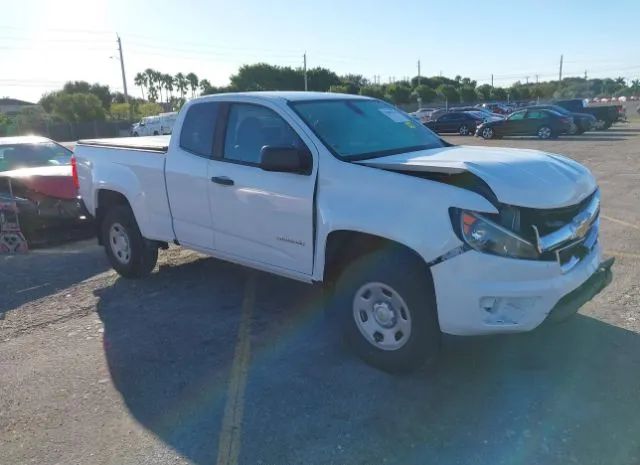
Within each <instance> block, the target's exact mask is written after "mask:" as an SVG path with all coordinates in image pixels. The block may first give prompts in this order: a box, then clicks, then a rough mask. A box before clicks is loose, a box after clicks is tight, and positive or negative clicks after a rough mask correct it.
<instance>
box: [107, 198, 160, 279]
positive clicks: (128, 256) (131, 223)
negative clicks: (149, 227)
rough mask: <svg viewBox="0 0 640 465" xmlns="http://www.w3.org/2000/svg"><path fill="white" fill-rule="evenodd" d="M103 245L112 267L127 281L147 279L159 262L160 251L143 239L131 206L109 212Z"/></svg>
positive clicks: (115, 208)
mask: <svg viewBox="0 0 640 465" xmlns="http://www.w3.org/2000/svg"><path fill="white" fill-rule="evenodd" d="M101 233H102V243H103V244H104V248H105V251H106V253H107V257H108V258H109V261H110V262H111V266H112V267H113V269H114V270H116V271H117V272H118V274H119V275H121V276H124V277H125V278H142V277H144V276H147V275H148V274H149V273H151V271H152V270H153V268H154V267H155V266H156V262H157V261H158V247H157V246H156V245H155V244H154V243H152V242H151V241H149V240H147V239H145V238H144V237H142V234H141V233H140V229H139V228H138V224H137V222H136V219H135V217H134V216H133V212H132V211H131V209H130V208H129V207H128V206H117V207H113V208H111V209H110V210H108V211H107V213H106V214H105V216H104V219H103V221H102V228H101Z"/></svg>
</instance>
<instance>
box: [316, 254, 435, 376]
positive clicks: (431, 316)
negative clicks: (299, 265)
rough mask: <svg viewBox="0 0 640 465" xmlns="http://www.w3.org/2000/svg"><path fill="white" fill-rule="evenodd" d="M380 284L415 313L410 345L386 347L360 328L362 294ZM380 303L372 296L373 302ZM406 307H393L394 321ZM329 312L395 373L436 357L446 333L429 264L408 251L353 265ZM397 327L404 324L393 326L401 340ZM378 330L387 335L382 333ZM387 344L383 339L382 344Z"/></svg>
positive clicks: (360, 347)
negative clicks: (358, 305)
mask: <svg viewBox="0 0 640 465" xmlns="http://www.w3.org/2000/svg"><path fill="white" fill-rule="evenodd" d="M380 283H381V284H383V285H384V286H388V287H389V288H391V289H392V290H393V291H395V292H396V293H397V295H399V296H400V298H401V300H403V301H404V302H405V304H406V307H407V308H406V312H408V315H409V321H410V331H409V332H410V334H409V336H407V339H406V341H405V342H404V345H402V346H400V347H398V348H396V349H393V350H385V349H381V348H380V347H379V346H377V345H376V343H374V342H373V341H371V340H370V339H368V338H367V337H366V336H365V335H364V334H363V332H361V330H360V329H359V326H358V324H357V323H356V316H355V315H354V314H355V312H354V310H355V308H354V300H355V298H356V294H357V293H358V292H359V291H360V290H361V289H362V288H363V287H364V286H365V285H367V284H373V285H377V284H380ZM384 298H385V297H383V299H384ZM388 300H389V301H390V300H391V298H389V299H388ZM374 304H375V303H374V302H373V301H372V302H371V306H372V307H373V306H374ZM400 307H401V308H400V309H399V310H398V309H396V308H394V307H391V308H392V310H393V313H394V314H395V315H396V317H395V318H394V319H393V320H394V321H397V318H401V317H402V316H401V315H405V313H403V312H404V310H403V308H402V306H400ZM369 310H370V309H366V310H361V311H360V314H362V312H363V311H364V312H365V315H373V313H367V312H368V311H369ZM328 312H329V317H328V318H330V319H335V321H336V322H337V323H338V324H339V327H340V330H341V332H342V335H343V337H344V339H345V341H346V342H347V344H348V345H349V346H350V347H351V348H352V350H353V351H354V352H355V353H356V354H357V355H358V356H359V357H360V358H362V359H363V360H364V361H366V362H367V363H369V364H370V365H373V366H374V367H377V368H379V369H381V370H384V371H387V372H392V373H399V372H408V371H411V370H414V369H416V368H418V367H420V366H421V365H423V364H424V363H425V362H426V361H427V360H429V359H433V358H435V356H436V355H437V353H438V351H439V348H440V340H441V332H440V326H439V324H438V315H437V310H436V301H435V292H434V289H433V280H432V278H431V275H430V273H429V270H428V269H427V268H426V265H425V264H424V263H423V262H422V261H421V260H419V259H418V258H416V257H414V256H413V255H412V254H410V253H408V252H404V251H395V252H394V251H389V250H385V251H382V250H380V251H375V252H371V253H369V254H367V255H365V256H362V257H360V258H358V259H357V260H355V261H354V262H353V263H351V264H350V265H348V266H347V267H346V268H345V269H344V271H343V272H342V273H341V275H340V276H339V278H338V280H337V282H336V284H335V289H334V292H333V295H332V297H331V300H330V304H329V309H328ZM368 318H369V317H367V318H366V319H367V320H368ZM370 318H372V319H373V318H374V317H373V316H370ZM375 318H377V317H375ZM405 320H406V318H405ZM373 322H375V320H372V323H373ZM397 328H398V326H395V327H393V328H391V329H390V331H393V332H394V337H395V338H396V340H397V336H398V334H402V333H401V332H400V331H399V330H398V329H397ZM395 331H397V332H395ZM377 334H379V335H380V336H382V334H381V333H377ZM374 336H375V334H374ZM401 337H402V336H401ZM388 341H390V340H389V339H388ZM381 343H382V342H381V341H378V344H381ZM391 343H392V344H393V343H394V342H393V341H391Z"/></svg>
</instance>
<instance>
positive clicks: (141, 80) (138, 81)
mask: <svg viewBox="0 0 640 465" xmlns="http://www.w3.org/2000/svg"><path fill="white" fill-rule="evenodd" d="M148 82H149V77H148V76H147V75H146V74H145V73H137V74H136V75H135V77H134V78H133V83H134V84H135V85H136V86H138V87H140V91H141V92H142V100H144V89H145V87H147V83H148Z"/></svg>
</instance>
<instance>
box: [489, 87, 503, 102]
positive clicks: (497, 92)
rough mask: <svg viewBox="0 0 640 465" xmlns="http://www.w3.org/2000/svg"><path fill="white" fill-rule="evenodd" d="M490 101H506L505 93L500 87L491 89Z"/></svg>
mask: <svg viewBox="0 0 640 465" xmlns="http://www.w3.org/2000/svg"><path fill="white" fill-rule="evenodd" d="M491 99H492V100H507V91H506V90H505V89H503V88H502V87H494V88H493V89H491Z"/></svg>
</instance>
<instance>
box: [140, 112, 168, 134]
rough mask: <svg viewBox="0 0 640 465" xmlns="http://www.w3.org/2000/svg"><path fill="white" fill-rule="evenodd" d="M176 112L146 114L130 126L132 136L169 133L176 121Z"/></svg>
mask: <svg viewBox="0 0 640 465" xmlns="http://www.w3.org/2000/svg"><path fill="white" fill-rule="evenodd" d="M177 115H178V113H177V112H169V113H160V114H159V115H156V116H146V117H144V118H142V119H141V120H140V122H139V123H135V124H133V125H132V126H131V135H132V136H136V137H137V136H160V135H167V134H171V131H172V129H173V124H174V123H175V122H176V117H177Z"/></svg>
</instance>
